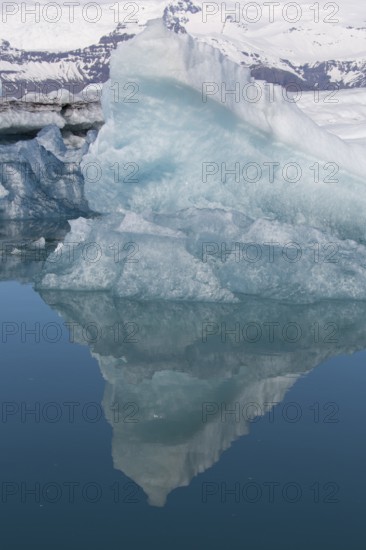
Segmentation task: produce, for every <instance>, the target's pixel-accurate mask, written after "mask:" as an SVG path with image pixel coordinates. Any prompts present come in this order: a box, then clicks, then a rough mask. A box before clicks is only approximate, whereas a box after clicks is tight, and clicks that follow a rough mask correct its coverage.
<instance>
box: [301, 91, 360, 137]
mask: <svg viewBox="0 0 366 550" xmlns="http://www.w3.org/2000/svg"><path fill="white" fill-rule="evenodd" d="M297 105H298V106H299V107H300V109H302V110H303V111H304V112H305V113H306V114H307V115H308V116H309V117H311V118H312V119H313V120H314V121H315V122H316V123H317V124H319V126H321V127H322V128H324V129H326V130H327V131H328V132H331V133H332V134H335V135H337V136H339V137H340V138H342V139H343V140H346V141H349V142H351V143H359V144H361V145H363V146H364V147H365V146H366V91H365V90H364V89H363V88H360V89H353V90H337V91H336V93H335V94H334V93H331V92H325V91H322V92H319V94H318V93H317V94H316V95H315V94H314V93H313V92H305V93H303V94H302V95H301V97H300V98H299V101H298V102H297Z"/></svg>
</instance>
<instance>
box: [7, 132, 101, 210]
mask: <svg viewBox="0 0 366 550" xmlns="http://www.w3.org/2000/svg"><path fill="white" fill-rule="evenodd" d="M87 141H89V138H88V140H87ZM88 146H89V143H88V142H86V144H85V145H84V146H83V148H80V149H67V148H66V146H65V144H64V142H63V139H62V136H61V133H60V131H59V129H58V128H57V127H56V126H48V127H46V128H44V129H43V130H41V131H40V132H39V133H38V135H37V137H36V138H34V139H32V140H24V141H19V142H17V143H15V144H13V145H0V218H1V219H31V218H47V217H50V218H55V217H56V218H57V217H64V218H65V217H75V215H81V214H83V215H85V214H88V213H89V212H90V210H89V207H88V204H87V201H86V200H85V198H84V182H83V177H82V173H81V170H80V166H79V165H80V160H81V157H82V155H83V154H84V153H85V152H86V150H87V148H88Z"/></svg>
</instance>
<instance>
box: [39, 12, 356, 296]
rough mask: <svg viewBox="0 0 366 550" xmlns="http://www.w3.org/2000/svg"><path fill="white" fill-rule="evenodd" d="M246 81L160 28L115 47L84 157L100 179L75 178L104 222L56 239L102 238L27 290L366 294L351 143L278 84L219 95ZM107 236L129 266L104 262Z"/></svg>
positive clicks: (203, 48)
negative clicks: (124, 246) (93, 257)
mask: <svg viewBox="0 0 366 550" xmlns="http://www.w3.org/2000/svg"><path fill="white" fill-rule="evenodd" d="M250 82H251V77H250V74H249V71H248V70H247V69H245V68H244V67H242V66H240V65H237V64H236V63H234V62H232V61H230V60H229V59H228V58H226V57H224V56H223V55H222V53H221V52H220V51H219V50H217V49H215V48H213V47H212V46H210V45H207V44H205V43H203V42H200V41H199V40H194V39H193V38H192V37H190V36H189V35H187V34H176V33H174V32H171V31H169V30H168V29H166V28H165V27H164V26H163V24H162V22H161V21H160V20H156V21H152V22H150V23H149V24H148V26H147V28H146V30H145V31H144V32H143V33H141V34H140V35H138V36H136V37H135V38H134V39H133V40H131V41H129V42H126V43H124V44H122V45H120V46H119V47H118V48H117V50H116V51H115V52H114V54H113V56H112V60H111V80H110V81H109V82H108V83H106V85H105V87H104V90H103V98H102V101H103V111H104V116H105V119H106V124H105V125H104V126H103V127H102V129H101V131H100V133H99V135H98V138H97V139H96V141H95V142H94V143H93V144H92V146H91V147H90V149H89V153H88V154H87V155H86V156H85V157H84V159H83V165H84V173H87V174H88V173H89V174H90V173H92V172H89V171H88V170H87V169H86V168H87V167H88V166H91V167H93V166H94V168H95V166H97V167H98V173H99V174H98V177H90V178H88V177H87V179H86V182H85V195H86V198H87V200H88V202H89V206H90V207H91V208H92V209H93V210H95V211H98V212H101V213H103V214H105V216H104V217H102V218H100V219H99V220H98V221H95V220H82V219H80V220H77V221H74V222H71V224H72V231H71V234H70V235H69V238H70V241H75V239H76V238H79V239H81V240H83V239H84V240H85V241H89V242H90V240H94V241H95V242H98V243H102V242H103V243H104V246H103V254H102V255H101V257H100V258H99V260H98V262H95V263H94V264H90V263H89V264H88V263H87V262H85V259H84V258H83V256H82V253H81V252H80V254H76V256H75V258H74V263H73V265H72V269H71V266H70V262H67V261H64V260H63V258H61V259H60V261H59V262H54V263H52V265H51V264H50V265H49V266H46V267H45V271H44V273H43V276H42V278H41V280H40V281H39V285H40V286H41V287H42V288H69V289H70V288H76V289H78V290H83V289H84V290H89V289H93V290H94V289H96V288H99V289H109V290H111V291H112V292H113V293H115V294H116V295H118V296H128V297H133V298H139V299H174V300H176V299H179V300H182V299H183V300H214V301H236V300H238V299H240V296H241V295H243V294H261V295H262V296H268V297H275V298H279V299H285V298H286V299H291V300H294V301H300V302H307V301H314V300H317V299H321V298H323V299H324V298H346V297H352V298H360V299H364V298H366V277H365V267H364V266H365V265H366V248H365V246H364V244H365V241H366V232H365V223H364V212H365V211H366V189H365V183H364V178H363V175H364V174H366V157H365V154H364V153H365V151H364V148H363V147H362V146H360V145H355V144H348V143H345V142H344V141H342V140H341V139H340V138H338V137H336V136H334V135H331V134H329V133H327V132H326V131H324V130H322V129H320V128H319V127H318V126H317V125H316V124H315V123H314V122H313V121H312V120H310V119H309V118H308V117H306V115H304V114H303V113H301V111H300V110H299V109H298V108H297V107H296V105H294V104H292V103H290V102H289V101H286V100H285V99H284V98H283V96H282V91H281V89H280V88H279V87H278V89H277V88H275V89H274V95H273V96H272V95H270V96H268V93H267V92H268V89H267V87H266V86H265V84H264V83H260V82H256V83H255V89H256V93H257V94H258V90H259V91H260V93H259V94H258V95H257V100H256V101H248V100H244V99H243V100H242V101H237V97H236V96H235V94H230V93H227V94H224V96H222V95H221V93H220V92H221V89H222V88H224V89H225V88H226V90H234V89H235V86H237V83H239V85H240V86H245V85H248V84H249V83H250ZM248 89H249V88H248ZM253 89H254V87H253ZM205 91H206V92H209V93H208V94H205ZM117 241H118V242H119V243H128V242H133V243H134V247H135V248H134V252H136V255H135V256H134V259H135V260H137V261H135V262H129V261H120V262H116V257H115V243H116V242H117ZM250 243H251V248H250V249H249V248H248V244H250ZM268 243H270V245H269V244H268ZM288 243H295V246H292V247H288ZM266 247H267V248H266ZM228 250H229V251H230V250H234V253H233V254H230V253H227V251H228ZM125 259H126V258H125Z"/></svg>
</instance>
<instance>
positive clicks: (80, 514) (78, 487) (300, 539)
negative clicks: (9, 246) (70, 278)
mask: <svg viewBox="0 0 366 550" xmlns="http://www.w3.org/2000/svg"><path fill="white" fill-rule="evenodd" d="M33 270H34V265H33V266H32V265H31V264H30V263H24V262H23V264H19V265H18V267H17V268H14V269H11V265H10V264H9V262H8V265H7V266H6V265H3V275H2V282H1V283H0V298H1V304H2V307H1V329H2V334H1V369H0V376H1V383H0V392H1V404H2V418H1V447H2V450H1V453H0V461H1V490H2V496H1V518H2V522H1V523H2V529H1V539H2V547H3V548H6V549H9V550H11V549H18V548H27V547H32V548H38V549H43V548H44V549H46V548H47V549H48V548H57V549H65V548H69V549H80V548H85V549H89V550H91V549H93V550H94V549H100V548H136V549H142V548H146V547H148V546H151V545H152V546H154V547H155V546H156V547H158V548H164V549H165V548H166V549H168V548H169V549H170V548H182V549H183V548H211V549H216V548H217V549H221V548H224V547H230V546H234V547H238V548H244V547H248V548H251V549H256V550H262V549H265V548H282V549H293V548H297V549H304V550H305V549H306V550H307V549H309V548H313V549H324V548H332V550H335V549H337V550H338V549H339V550H341V549H342V550H343V549H344V548H352V549H353V550H357V549H361V548H363V547H364V542H363V541H364V539H365V522H364V503H365V490H366V478H365V475H364V465H365V460H366V440H365V435H364V431H365V430H364V419H365V415H366V400H365V398H364V388H365V385H366V369H365V361H366V353H365V351H364V349H365V348H366V304H365V303H362V302H358V303H346V302H324V303H320V304H313V305H308V306H299V305H297V306H293V305H292V306H291V305H286V304H278V303H276V302H270V301H265V300H260V299H259V298H256V299H252V298H248V300H246V301H244V302H243V303H241V304H239V305H238V304H235V305H217V304H216V305H213V304H211V305H210V304H189V303H179V302H178V303H163V302H161V303H148V302H140V303H139V302H133V301H127V300H117V299H115V298H113V297H111V296H109V295H108V293H103V292H100V293H97V292H94V293H93V292H88V293H78V292H67V291H40V292H37V291H36V290H34V288H33V286H32V284H31V283H32V278H33V276H34V273H33ZM225 331H226V332H225Z"/></svg>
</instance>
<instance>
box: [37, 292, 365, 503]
mask: <svg viewBox="0 0 366 550" xmlns="http://www.w3.org/2000/svg"><path fill="white" fill-rule="evenodd" d="M41 296H42V298H43V299H44V301H45V302H47V303H48V304H49V305H50V306H51V307H52V308H53V309H56V310H57V311H58V312H59V313H60V315H61V316H62V318H63V319H64V320H65V321H66V322H68V323H70V326H72V330H73V338H74V339H75V341H76V342H78V343H81V344H86V343H87V344H88V345H89V347H90V350H91V353H92V354H93V357H95V359H96V360H97V361H98V363H99V366H100V369H101V372H102V374H103V377H104V378H105V380H106V386H105V393H104V399H103V408H104V412H105V415H106V417H107V418H108V420H109V422H110V423H111V426H112V428H113V442H112V455H113V461H114V466H115V468H117V469H119V470H121V471H122V472H124V473H125V474H126V475H127V476H129V477H130V478H132V479H133V480H134V481H135V482H136V483H137V484H138V485H139V486H141V487H142V488H143V490H144V491H145V493H146V494H147V495H148V498H149V502H150V504H152V505H155V506H163V505H164V503H165V501H166V498H167V495H168V494H169V493H170V492H171V491H172V490H173V489H175V488H177V487H181V486H186V485H188V484H189V483H190V481H191V479H192V478H193V477H194V476H195V475H197V474H198V473H200V472H203V471H205V470H206V469H207V468H209V467H210V466H212V465H213V464H214V463H215V462H216V461H218V460H219V458H220V456H221V454H222V452H223V451H224V450H225V449H227V448H228V447H229V446H230V445H231V443H232V442H233V441H234V440H235V439H236V438H238V437H240V436H242V435H245V434H247V433H248V432H249V429H250V422H251V419H252V418H253V417H255V415H260V414H265V412H266V411H268V410H269V409H270V408H271V407H272V405H271V404H272V403H279V402H281V401H282V400H283V398H284V396H285V394H286V392H287V391H288V390H289V388H291V387H292V385H293V384H294V383H295V382H296V380H297V379H298V378H299V377H300V376H301V375H303V374H305V373H307V372H309V371H310V370H311V369H312V368H314V367H316V366H317V365H319V364H320V363H321V362H323V361H324V360H325V359H327V358H329V357H331V356H334V355H339V354H345V353H352V352H354V351H356V350H359V349H362V348H363V347H365V328H366V327H365V325H366V316H365V313H366V304H363V303H357V304H351V303H321V304H317V305H311V306H296V307H295V306H289V305H281V304H277V303H274V302H270V301H261V300H255V299H248V300H247V301H246V302H245V303H244V304H240V305H237V306H227V305H212V304H211V305H210V304H187V303H141V302H140V303H139V302H129V301H125V300H116V299H114V298H112V297H111V296H110V295H108V294H107V293H99V294H97V293H75V292H65V291H59V292H57V291H56V292H55V291H47V292H42V293H41ZM86 331H87V332H86ZM225 331H226V332H225ZM87 340H88V342H86V341H87ZM92 340H93V341H92ZM249 404H252V405H249ZM230 411H234V414H230Z"/></svg>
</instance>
